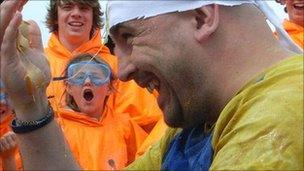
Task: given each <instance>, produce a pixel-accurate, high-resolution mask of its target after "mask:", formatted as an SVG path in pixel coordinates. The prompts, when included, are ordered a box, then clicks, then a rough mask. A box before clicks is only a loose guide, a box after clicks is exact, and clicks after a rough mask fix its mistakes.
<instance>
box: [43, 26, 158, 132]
mask: <svg viewBox="0 0 304 171" xmlns="http://www.w3.org/2000/svg"><path fill="white" fill-rule="evenodd" d="M99 50H100V52H99V53H98V55H99V56H101V57H102V58H103V59H104V60H105V61H107V62H108V63H109V65H110V66H111V68H112V70H113V71H114V72H115V73H117V58H116V57H115V56H113V55H111V54H110V51H109V49H108V48H107V47H106V46H104V45H103V44H102V43H101V36H100V31H99V30H98V31H96V33H95V35H94V36H93V37H92V39H91V40H89V41H88V42H86V43H85V44H83V45H81V46H80V47H78V48H77V49H75V50H74V51H73V52H70V51H68V50H67V49H66V48H65V47H64V46H63V45H62V44H61V43H60V42H59V39H58V36H57V35H56V34H54V33H53V34H51V37H50V40H49V42H48V47H47V48H46V49H45V52H46V54H47V58H48V60H49V62H50V66H51V72H52V76H53V77H60V76H62V74H63V72H64V69H65V67H66V64H67V63H68V61H69V60H71V58H72V56H74V55H77V54H81V53H91V54H95V53H97V52H98V51H99ZM114 88H115V89H116V91H117V92H116V93H113V95H111V96H110V98H109V100H108V102H107V104H108V105H109V106H110V107H111V108H112V109H113V110H115V113H129V114H130V115H131V117H132V119H133V120H135V121H136V122H137V123H138V124H139V125H140V126H141V127H143V128H145V127H146V126H147V127H149V126H151V125H154V124H156V122H157V121H158V120H159V119H160V118H161V115H162V112H161V110H160V109H159V107H158V105H157V102H156V99H155V97H154V95H153V94H150V93H149V92H148V91H147V90H146V89H143V88H140V87H139V86H137V84H136V83H135V82H134V81H129V82H121V81H117V82H116V84H115V85H114ZM64 90H65V88H64V85H63V81H56V82H54V81H53V82H51V84H50V85H49V87H48V89H47V95H48V96H53V98H51V99H50V101H51V104H52V106H53V108H54V110H58V109H59V108H60V107H64V106H65V104H64V102H65V100H64V98H65V97H63V96H62V94H63V93H64ZM160 131H162V130H160Z"/></svg>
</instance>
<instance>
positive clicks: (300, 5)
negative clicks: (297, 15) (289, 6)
mask: <svg viewBox="0 0 304 171" xmlns="http://www.w3.org/2000/svg"><path fill="white" fill-rule="evenodd" d="M293 7H294V8H295V9H297V10H303V9H304V3H303V2H299V3H294V4H293Z"/></svg>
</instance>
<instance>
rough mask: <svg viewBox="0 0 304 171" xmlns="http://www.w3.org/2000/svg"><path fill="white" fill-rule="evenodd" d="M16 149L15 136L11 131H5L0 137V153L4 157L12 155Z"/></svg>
mask: <svg viewBox="0 0 304 171" xmlns="http://www.w3.org/2000/svg"><path fill="white" fill-rule="evenodd" d="M16 150H17V137H16V134H15V133H14V132H12V131H9V132H7V133H6V134H4V135H3V136H2V137H1V138H0V155H1V156H2V157H4V158H6V157H8V156H11V155H14V154H15V151H16Z"/></svg>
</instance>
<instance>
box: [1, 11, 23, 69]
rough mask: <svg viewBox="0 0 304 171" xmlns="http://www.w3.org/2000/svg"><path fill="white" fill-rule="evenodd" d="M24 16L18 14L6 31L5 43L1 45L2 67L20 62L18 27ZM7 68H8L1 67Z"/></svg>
mask: <svg viewBox="0 0 304 171" xmlns="http://www.w3.org/2000/svg"><path fill="white" fill-rule="evenodd" d="M21 20H22V16H21V13H20V12H16V14H15V16H14V17H13V19H12V21H11V22H10V24H9V25H8V27H7V29H6V30H5V34H4V37H3V42H2V45H1V66H7V65H8V64H11V63H13V62H18V60H19V59H18V58H17V49H16V40H17V36H18V29H16V28H18V26H19V25H20V23H21ZM2 68H6V67H1V70H2Z"/></svg>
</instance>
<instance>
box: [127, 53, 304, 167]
mask: <svg viewBox="0 0 304 171" xmlns="http://www.w3.org/2000/svg"><path fill="white" fill-rule="evenodd" d="M303 112H304V111H303V57H301V56H297V57H293V58H289V59H288V60H285V61H283V62H281V63H280V64H278V65H276V66H274V67H272V68H270V69H268V70H267V71H266V72H264V73H262V74H260V75H259V76H257V77H256V78H255V79H253V80H252V81H251V82H249V83H248V84H247V85H246V86H245V87H244V88H243V89H242V90H241V91H239V93H238V94H237V95H236V96H235V97H234V98H233V99H232V100H231V101H230V102H229V103H228V104H227V105H226V107H225V108H224V110H223V111H222V112H221V114H220V116H219V118H218V120H217V122H216V124H215V127H214V132H213V139H212V146H213V149H214V156H213V158H214V159H213V162H212V165H211V167H210V170H248V169H249V170H256V169H261V170H267V169H268V170H273V169H275V170H303V169H304V168H303ZM177 131H178V130H176V129H169V131H168V132H166V134H165V136H164V137H163V138H162V139H161V141H159V142H158V143H156V144H155V145H154V146H152V148H150V149H149V150H148V151H147V152H146V153H145V154H144V155H143V156H141V157H140V158H139V159H138V160H136V161H135V162H134V163H132V164H131V165H130V166H129V167H128V168H126V169H128V170H160V168H161V160H162V158H163V155H164V153H165V151H166V150H167V146H168V144H169V143H170V142H171V141H172V139H173V138H174V135H176V132H177Z"/></svg>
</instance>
